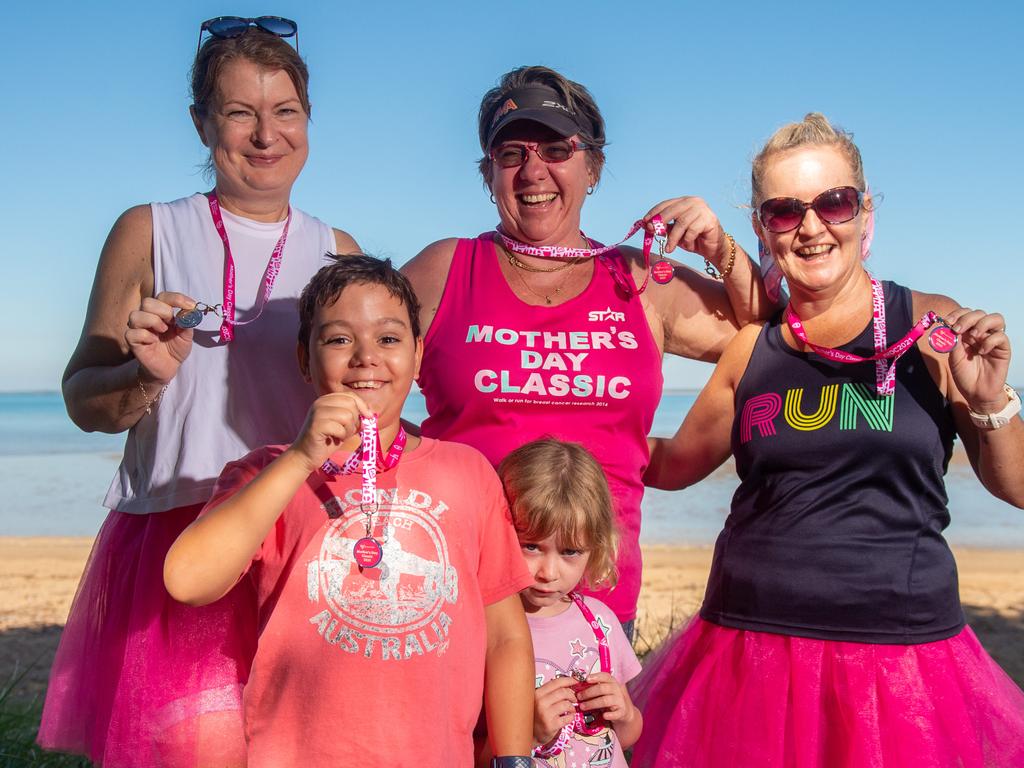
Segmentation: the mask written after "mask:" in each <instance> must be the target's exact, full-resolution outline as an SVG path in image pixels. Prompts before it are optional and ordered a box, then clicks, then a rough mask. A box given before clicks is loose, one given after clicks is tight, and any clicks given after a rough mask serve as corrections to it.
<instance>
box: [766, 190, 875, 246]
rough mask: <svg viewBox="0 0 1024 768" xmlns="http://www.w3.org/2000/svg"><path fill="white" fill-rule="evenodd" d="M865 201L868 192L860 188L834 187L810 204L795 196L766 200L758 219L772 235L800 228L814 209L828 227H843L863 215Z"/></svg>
mask: <svg viewBox="0 0 1024 768" xmlns="http://www.w3.org/2000/svg"><path fill="white" fill-rule="evenodd" d="M863 201H864V193H863V192H861V191H860V190H859V189H857V188H856V187H833V188H832V189H826V190H825V191H824V192H822V193H821V194H820V195H818V196H817V197H816V198H814V199H813V200H811V202H809V203H805V202H804V201H803V200H798V199H797V198H795V197H773V198H772V199H771V200H765V201H764V202H763V203H761V207H760V208H758V209H757V217H758V218H759V219H760V220H761V225H762V226H763V227H764V228H765V229H767V230H768V231H769V232H774V233H775V234H781V233H782V232H789V231H790V230H792V229H796V228H797V227H799V226H800V224H801V223H802V222H803V220H804V216H805V215H807V210H808V209H809V208H813V209H814V212H815V213H816V214H818V218H819V219H821V220H822V221H824V222H825V223H826V224H843V223H844V222H847V221H850V220H851V219H853V218H854V217H855V216H856V215H857V214H858V213H860V206H861V203H862V202H863Z"/></svg>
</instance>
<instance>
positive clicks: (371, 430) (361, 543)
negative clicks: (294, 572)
mask: <svg viewBox="0 0 1024 768" xmlns="http://www.w3.org/2000/svg"><path fill="white" fill-rule="evenodd" d="M407 439H408V438H407V436H406V434H405V429H404V428H403V427H399V428H398V434H397V435H395V440H394V442H393V443H391V448H389V449H388V452H387V454H384V451H383V449H382V448H381V444H380V432H378V431H377V418H376V417H370V418H364V419H363V424H362V428H361V429H360V443H359V448H357V449H356V450H355V451H354V452H353V453H352V455H351V456H349V457H348V460H347V461H346V462H345V463H344V464H343V465H342V466H340V467H339V466H338V465H337V464H336V463H335V462H333V461H331V459H327V461H325V462H324V463H323V464H321V465H320V469H321V471H323V472H324V473H326V474H328V475H331V476H334V475H351V474H353V473H355V472H356V470H359V469H361V470H362V473H363V488H362V495H361V496H360V499H359V506H360V507H361V508H362V510H363V514H364V515H365V517H366V535H365V536H363V537H362V538H361V539H359V540H358V541H356V543H355V546H353V547H352V559H353V560H355V562H356V565H358V566H359V568H360V570H362V569H363V568H376V567H377V566H378V565H380V562H381V560H383V559H384V547H383V545H382V543H381V542H379V541H377V538H376V537H375V536H374V535H373V516H374V514H375V513H376V512H377V472H386V471H388V470H389V469H391V468H393V467H394V466H396V465H397V464H398V461H399V459H401V458H402V452H403V451H404V450H405V443H406V440H407ZM381 538H382V539H383V541H384V543H386V542H387V540H388V532H387V526H386V525H385V526H384V530H383V532H382V533H381Z"/></svg>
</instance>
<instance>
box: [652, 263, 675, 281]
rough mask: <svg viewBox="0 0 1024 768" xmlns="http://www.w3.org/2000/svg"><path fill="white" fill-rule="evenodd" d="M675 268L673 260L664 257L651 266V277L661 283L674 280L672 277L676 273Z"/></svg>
mask: <svg viewBox="0 0 1024 768" xmlns="http://www.w3.org/2000/svg"><path fill="white" fill-rule="evenodd" d="M675 272H676V271H675V268H674V267H673V266H672V264H671V262H668V261H665V260H664V259H662V260H661V261H659V262H658V263H657V264H655V265H654V266H653V267H651V279H652V280H654V282H656V283H658V284H659V285H664V284H665V283H670V282H672V278H673V276H674V275H675Z"/></svg>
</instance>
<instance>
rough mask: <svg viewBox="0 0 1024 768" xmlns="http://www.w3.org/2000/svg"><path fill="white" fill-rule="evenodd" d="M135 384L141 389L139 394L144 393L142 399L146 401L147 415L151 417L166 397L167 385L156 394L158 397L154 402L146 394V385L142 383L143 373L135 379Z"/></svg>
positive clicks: (140, 372)
mask: <svg viewBox="0 0 1024 768" xmlns="http://www.w3.org/2000/svg"><path fill="white" fill-rule="evenodd" d="M135 383H136V384H137V385H138V387H139V392H141V393H142V399H143V400H145V401H146V415H147V416H151V415H152V414H153V406H155V405H156V404H157V403H158V402H160V398H161V397H163V396H164V392H166V391H167V385H166V384H164V385H163V386H162V387H160V391H159V392H157V393H156V397H154V398H153V399H152V400H150V399H149V395H148V394H147V392H146V385H145V384H143V383H142V371H141V370H140V371H139V375H138V376H137V377H136V379H135Z"/></svg>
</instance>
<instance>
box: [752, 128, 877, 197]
mask: <svg viewBox="0 0 1024 768" xmlns="http://www.w3.org/2000/svg"><path fill="white" fill-rule="evenodd" d="M806 146H832V147H835V148H836V149H838V150H839V151H840V152H842V153H843V154H844V155H846V159H847V160H848V161H849V163H850V170H851V171H853V178H854V182H855V184H856V186H857V189H859V190H860V191H861V192H865V191H866V184H865V181H864V162H863V161H862V160H861V157H860V150H859V149H858V148H857V145H856V144H854V143H853V134H852V133H850V132H849V131H844V130H843V129H842V128H840V127H838V126H834V125H832V123H830V122H829V121H828V118H827V117H825V116H824V115H823V114H821V113H820V112H809V113H807V115H805V116H804V119H803V120H802V121H801V122H799V123H789V124H787V125H784V126H782V127H781V128H779V130H777V131H776V132H775V133H773V134H772V136H771V138H770V139H768V141H767V142H765V145H764V146H763V147H762V148H761V151H760V152H758V153H757V155H756V156H755V157H754V162H753V164H752V166H751V169H750V204H751V205H752V206H753V207H754V209H755V210H756V209H757V207H758V206H759V205H760V204H761V203H762V202H763V200H761V185H762V182H763V181H764V174H765V171H766V170H767V168H768V161H769V160H770V159H771V158H772V157H773V156H774V155H777V154H780V153H782V152H787V151H789V150H791V149H799V148H800V147H806Z"/></svg>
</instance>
